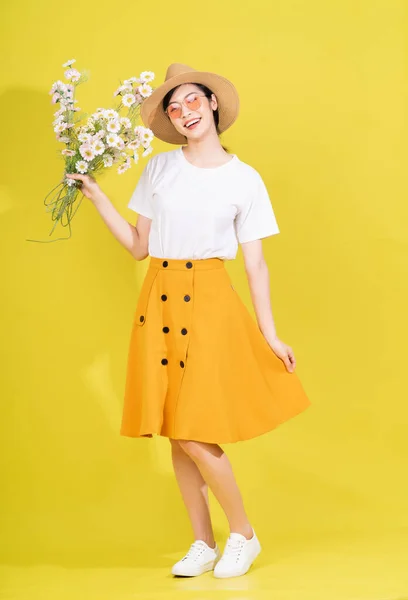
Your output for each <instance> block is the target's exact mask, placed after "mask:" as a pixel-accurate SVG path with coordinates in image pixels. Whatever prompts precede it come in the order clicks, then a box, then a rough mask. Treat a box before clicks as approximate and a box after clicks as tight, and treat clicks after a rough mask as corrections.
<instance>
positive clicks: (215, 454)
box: [179, 440, 253, 539]
mask: <svg viewBox="0 0 408 600" xmlns="http://www.w3.org/2000/svg"><path fill="white" fill-rule="evenodd" d="M179 445H180V447H181V449H182V450H183V451H184V452H185V453H186V454H187V455H188V456H189V457H190V459H191V460H192V461H194V463H195V465H196V466H197V468H198V470H199V472H200V473H201V476H202V478H203V481H205V482H206V483H207V484H208V485H209V487H210V489H211V491H212V492H213V494H214V496H215V497H216V499H217V500H218V502H219V503H220V505H221V507H222V509H223V510H224V512H225V515H226V517H227V519H228V522H229V525H230V529H231V531H233V532H235V533H241V534H242V535H244V536H245V537H246V538H247V539H251V538H252V536H253V530H252V527H251V524H250V523H249V520H248V517H247V515H246V513H245V508H244V503H243V500H242V496H241V492H240V491H239V488H238V485H237V482H236V480H235V477H234V473H233V471H232V467H231V463H230V461H229V459H228V456H227V455H226V454H225V452H224V451H223V450H222V448H220V446H219V445H218V444H207V443H204V442H195V441H189V440H179ZM197 477H198V476H197Z"/></svg>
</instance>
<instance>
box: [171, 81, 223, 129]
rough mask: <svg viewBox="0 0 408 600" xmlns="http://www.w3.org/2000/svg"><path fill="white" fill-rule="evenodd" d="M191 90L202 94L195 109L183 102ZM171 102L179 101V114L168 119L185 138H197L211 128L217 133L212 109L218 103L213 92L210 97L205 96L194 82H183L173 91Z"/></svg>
mask: <svg viewBox="0 0 408 600" xmlns="http://www.w3.org/2000/svg"><path fill="white" fill-rule="evenodd" d="M192 92H194V93H196V94H199V95H200V96H201V95H202V97H200V101H201V106H199V107H198V108H197V109H196V110H191V108H187V106H185V104H183V100H184V99H185V97H186V96H188V95H189V94H191V93H192ZM171 102H179V103H180V104H181V116H180V117H178V118H175V119H173V118H170V121H171V123H172V124H173V126H174V127H175V128H176V129H177V131H178V132H179V133H181V134H182V135H184V136H185V137H186V138H187V139H191V140H197V139H199V138H201V137H203V136H205V135H206V134H208V133H209V132H210V131H212V130H213V131H214V132H215V133H217V132H216V127H215V123H214V116H213V111H214V110H215V109H216V108H217V106H218V105H217V99H216V97H215V95H214V94H212V96H211V98H206V97H205V96H204V92H203V91H202V90H201V89H200V88H199V87H198V86H196V85H194V83H184V84H183V85H181V86H180V87H179V88H177V89H176V90H175V91H174V93H173V95H172V96H171V98H170V103H171ZM170 103H169V104H170Z"/></svg>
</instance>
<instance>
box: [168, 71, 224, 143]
mask: <svg viewBox="0 0 408 600" xmlns="http://www.w3.org/2000/svg"><path fill="white" fill-rule="evenodd" d="M191 83H192V84H193V85H196V86H197V87H198V88H199V89H200V90H201V91H202V92H203V93H204V94H205V96H206V97H207V98H208V99H210V98H211V95H212V94H213V93H214V92H213V91H212V90H210V88H208V87H207V86H206V85H204V84H202V83H194V82H191ZM180 85H184V84H180ZM180 85H177V86H176V87H174V88H173V89H172V90H170V91H169V92H167V94H166V95H165V96H164V98H163V100H162V105H163V110H164V111H165V110H166V108H167V107H168V105H169V104H170V98H171V97H172V95H173V92H174V91H175V90H177V89H178V88H179V87H180ZM213 116H214V123H215V128H216V130H217V133H218V135H221V132H220V130H219V129H218V124H219V122H220V115H219V112H218V107H217V108H216V109H215V110H213ZM222 148H223V149H224V150H225V152H229V150H228V148H225V146H222Z"/></svg>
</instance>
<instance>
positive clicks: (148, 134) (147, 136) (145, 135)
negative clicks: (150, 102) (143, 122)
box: [137, 127, 154, 148]
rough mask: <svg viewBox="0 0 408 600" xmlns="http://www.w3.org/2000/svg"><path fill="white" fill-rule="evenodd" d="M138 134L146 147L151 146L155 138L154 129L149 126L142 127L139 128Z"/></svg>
mask: <svg viewBox="0 0 408 600" xmlns="http://www.w3.org/2000/svg"><path fill="white" fill-rule="evenodd" d="M137 135H138V136H139V139H140V141H141V142H142V144H143V146H144V147H145V148H147V146H150V142H152V141H153V138H154V134H153V131H152V130H151V129H149V128H147V127H142V128H141V129H139V131H138V132H137Z"/></svg>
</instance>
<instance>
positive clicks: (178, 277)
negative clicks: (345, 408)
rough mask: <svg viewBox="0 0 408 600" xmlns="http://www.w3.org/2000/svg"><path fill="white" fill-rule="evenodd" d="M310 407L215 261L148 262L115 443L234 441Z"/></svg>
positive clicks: (265, 429)
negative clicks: (143, 439) (164, 439)
mask: <svg viewBox="0 0 408 600" xmlns="http://www.w3.org/2000/svg"><path fill="white" fill-rule="evenodd" d="M309 405H310V401H309V400H308V398H307V396H306V394H305V391H304V389H303V387H302V385H301V383H300V381H299V379H298V377H297V375H296V374H295V373H289V371H287V370H286V367H285V365H284V363H283V361H282V360H281V359H280V358H278V357H277V356H276V354H275V353H274V352H273V350H272V349H271V347H270V346H269V344H268V343H267V341H266V340H265V338H264V336H263V335H262V333H261V331H260V329H259V328H258V325H257V323H256V321H255V319H254V318H253V317H252V316H251V314H250V313H249V311H248V310H247V308H246V306H245V304H244V303H243V301H242V300H241V298H240V296H239V295H238V293H237V292H236V291H235V290H234V288H233V287H232V285H231V280H230V277H229V274H228V272H227V270H226V268H225V264H224V261H223V260H222V259H219V258H207V259H201V260H193V259H191V260H188V259H186V260H181V259H167V260H166V259H160V258H156V257H150V263H149V267H148V270H147V273H146V276H145V279H144V281H143V284H142V288H141V290H140V295H139V298H138V302H137V306H136V313H135V316H134V321H133V328H132V332H131V338H130V345H129V353H128V363H127V375H126V385H125V395H124V408H123V417H122V425H121V430H120V433H121V435H124V436H129V437H152V435H153V434H157V435H161V436H165V437H170V438H174V439H185V440H196V441H202V442H212V443H228V442H238V441H241V440H246V439H250V438H254V437H256V436H259V435H261V434H263V433H266V432H268V431H270V430H271V429H274V428H275V427H276V426H277V425H279V424H281V423H283V422H284V421H287V420H288V419H290V418H292V417H294V416H295V415H297V414H298V413H300V412H302V411H303V410H305V408H307V407H308V406H309Z"/></svg>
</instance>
